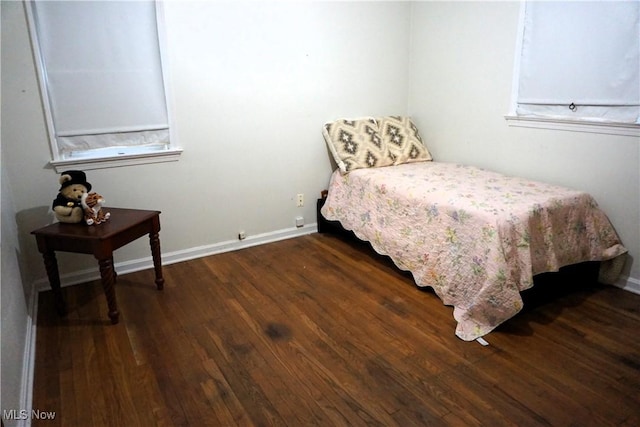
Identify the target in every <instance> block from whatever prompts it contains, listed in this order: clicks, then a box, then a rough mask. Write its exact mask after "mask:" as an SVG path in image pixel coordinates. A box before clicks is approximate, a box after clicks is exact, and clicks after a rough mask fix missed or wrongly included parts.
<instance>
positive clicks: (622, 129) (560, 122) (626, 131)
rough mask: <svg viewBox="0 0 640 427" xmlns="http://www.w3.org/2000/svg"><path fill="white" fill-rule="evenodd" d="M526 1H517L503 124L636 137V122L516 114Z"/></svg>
mask: <svg viewBox="0 0 640 427" xmlns="http://www.w3.org/2000/svg"><path fill="white" fill-rule="evenodd" d="M527 1H529V0H521V1H520V13H519V17H518V33H517V39H516V48H515V55H514V66H513V80H512V86H511V101H510V105H509V113H507V114H505V115H504V118H505V120H506V122H507V125H508V126H510V127H524V128H537V129H549V130H561V131H570V132H585V133H596V134H606V135H620V136H631V137H639V136H640V123H624V122H608V121H597V120H589V119H573V120H572V119H560V118H554V117H542V116H539V117H536V116H522V115H518V113H517V112H516V111H517V106H518V90H519V83H520V71H521V70H520V61H521V57H522V48H523V46H522V44H523V40H524V31H525V15H526V6H527Z"/></svg>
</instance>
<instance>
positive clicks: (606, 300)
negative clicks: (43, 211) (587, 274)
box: [32, 234, 640, 427]
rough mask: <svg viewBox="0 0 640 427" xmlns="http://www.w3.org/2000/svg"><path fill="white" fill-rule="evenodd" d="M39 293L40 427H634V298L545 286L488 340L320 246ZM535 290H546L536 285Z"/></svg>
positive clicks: (403, 286)
mask: <svg viewBox="0 0 640 427" xmlns="http://www.w3.org/2000/svg"><path fill="white" fill-rule="evenodd" d="M164 276H165V289H164V290H163V291H157V290H156V289H155V286H154V283H153V280H154V275H153V271H152V270H149V271H140V272H137V273H132V274H127V275H121V276H118V280H117V284H116V292H117V296H118V302H119V305H120V312H121V321H120V323H119V324H117V325H111V324H110V323H109V320H108V318H107V317H106V313H107V305H106V301H105V298H104V295H103V293H102V288H101V285H100V282H99V281H96V282H91V283H87V284H83V285H78V286H74V287H71V288H65V289H63V293H64V295H65V298H66V299H67V303H68V305H69V314H68V316H67V317H65V318H59V317H58V316H57V315H56V314H55V312H54V309H53V307H54V304H53V302H54V301H53V298H52V295H51V292H43V293H41V294H40V297H39V305H38V331H37V342H36V366H35V379H34V395H33V407H34V408H36V409H40V410H48V411H56V413H57V417H56V419H55V420H54V421H46V422H45V421H38V420H33V422H32V425H34V426H39V425H46V426H65V427H66V426H86V425H93V426H113V425H127V426H150V425H158V426H191V425H193V426H202V425H215V426H278V425H282V426H293V425H295V426H301V425H318V426H327V425H339V426H342V425H353V426H360V425H362V426H364V425H379V426H394V425H395V426H403V427H404V426H413V425H415V426H422V425H434V426H437V425H446V426H486V425H491V426H524V425H527V426H528V425H536V426H537V425H553V426H556V425H567V426H569V425H580V426H590V425H593V426H631V425H634V426H635V425H638V424H639V423H640V409H639V408H640V362H638V360H640V342H639V340H638V339H637V337H638V335H637V334H638V332H637V331H638V330H640V296H638V295H633V294H630V293H628V292H625V291H622V290H620V289H617V288H613V287H604V286H600V285H597V284H596V285H594V284H592V283H587V282H586V281H584V282H583V279H582V278H580V279H579V283H574V282H575V281H576V280H578V279H576V276H566V275H563V274H559V275H551V276H544V277H541V278H540V280H539V283H537V284H536V286H534V289H532V290H531V292H530V291H527V292H526V293H525V296H526V298H525V309H524V310H523V311H522V312H521V313H520V314H518V315H517V316H516V317H515V318H513V319H510V320H509V321H507V322H506V323H504V324H503V325H501V326H500V327H499V328H497V330H496V331H494V332H493V333H491V334H489V335H488V336H487V337H486V339H487V340H488V341H489V343H490V346H488V347H483V346H481V345H479V344H477V343H475V342H464V341H462V340H460V339H458V338H457V337H456V336H455V334H454V330H455V321H454V320H453V314H452V309H451V307H446V306H444V305H443V304H442V303H441V301H440V300H439V299H438V297H437V296H436V295H435V294H434V293H433V292H432V291H429V290H428V289H427V290H420V289H418V287H417V286H415V283H414V282H413V280H412V278H411V276H410V274H408V273H406V272H403V271H400V270H398V269H397V268H396V267H395V266H394V265H393V263H392V262H391V261H390V260H389V259H388V258H386V257H382V256H380V255H378V254H376V253H375V252H373V251H372V250H371V249H370V248H369V247H368V246H367V245H366V244H363V243H362V242H358V241H355V240H350V239H344V238H339V237H336V236H332V235H321V234H312V235H309V236H304V237H300V238H295V239H289V240H284V241H281V242H276V243H270V244H266V245H261V246H256V247H252V248H248V249H244V250H240V251H235V252H227V253H222V254H218V255H214V256H210V257H205V258H201V259H196V260H191V261H186V262H182V263H178V264H174V265H169V266H165V267H164ZM538 289H539V290H540V292H539V293H538V294H537V295H536V292H534V291H536V290H538Z"/></svg>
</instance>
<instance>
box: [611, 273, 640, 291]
mask: <svg viewBox="0 0 640 427" xmlns="http://www.w3.org/2000/svg"><path fill="white" fill-rule="evenodd" d="M615 286H616V287H618V288H620V289H624V290H625V291H629V292H632V293H634V294H637V295H640V280H638V279H636V278H635V277H626V276H625V277H621V278H620V280H618V281H617V282H616V283H615Z"/></svg>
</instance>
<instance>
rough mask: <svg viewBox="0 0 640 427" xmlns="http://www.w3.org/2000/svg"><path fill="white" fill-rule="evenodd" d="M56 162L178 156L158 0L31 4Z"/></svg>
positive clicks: (108, 163)
mask: <svg viewBox="0 0 640 427" xmlns="http://www.w3.org/2000/svg"><path fill="white" fill-rule="evenodd" d="M26 7H27V16H28V19H29V24H30V25H29V27H30V31H31V39H32V43H33V46H34V52H35V55H34V56H35V58H36V65H37V69H38V75H39V80H40V85H41V93H42V98H43V103H44V109H45V114H46V118H47V127H48V131H49V137H50V144H51V151H52V158H53V159H52V162H51V163H52V164H53V165H54V167H56V170H57V169H58V168H60V169H66V168H69V167H71V166H73V167H77V168H83V169H96V168H101V167H112V166H121V165H128V164H136V163H149V162H160V161H170V160H176V159H177V157H178V156H179V154H180V152H181V150H180V149H178V148H176V146H175V143H172V138H171V128H170V126H169V122H170V120H169V114H168V109H167V96H166V94H167V87H166V84H165V78H164V76H165V73H163V67H162V57H161V43H160V37H159V31H160V30H161V29H162V28H161V25H159V24H161V22H162V14H161V12H162V10H161V5H160V4H156V3H155V2H154V1H34V2H27V3H26Z"/></svg>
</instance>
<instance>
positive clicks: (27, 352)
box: [5, 286, 38, 427]
mask: <svg viewBox="0 0 640 427" xmlns="http://www.w3.org/2000/svg"><path fill="white" fill-rule="evenodd" d="M27 310H28V314H27V328H26V329H27V332H26V335H25V339H24V353H23V356H22V361H23V362H22V377H21V378H20V382H21V384H20V400H19V405H18V407H19V408H21V409H23V410H24V411H26V414H31V410H32V409H33V377H34V373H35V362H36V328H37V325H38V291H37V290H36V289H35V286H34V287H33V289H32V290H31V295H30V298H29V302H28V304H27ZM5 425H6V426H7V427H9V426H15V427H30V426H31V417H30V416H26V417H24V418H20V419H16V420H6V422H5Z"/></svg>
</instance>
